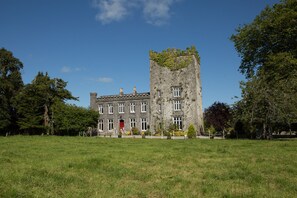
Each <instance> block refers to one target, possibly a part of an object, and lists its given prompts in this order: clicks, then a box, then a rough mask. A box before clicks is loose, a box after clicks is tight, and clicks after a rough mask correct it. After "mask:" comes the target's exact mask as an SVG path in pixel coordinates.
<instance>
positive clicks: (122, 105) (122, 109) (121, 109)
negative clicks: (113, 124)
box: [119, 103, 124, 113]
mask: <svg viewBox="0 0 297 198" xmlns="http://www.w3.org/2000/svg"><path fill="white" fill-rule="evenodd" d="M119 113H124V103H119Z"/></svg>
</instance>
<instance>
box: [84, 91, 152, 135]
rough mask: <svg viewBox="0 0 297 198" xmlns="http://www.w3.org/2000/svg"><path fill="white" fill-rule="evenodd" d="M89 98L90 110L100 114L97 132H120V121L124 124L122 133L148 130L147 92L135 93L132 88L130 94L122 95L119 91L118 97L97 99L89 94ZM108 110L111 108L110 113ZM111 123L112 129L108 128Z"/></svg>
mask: <svg viewBox="0 0 297 198" xmlns="http://www.w3.org/2000/svg"><path fill="white" fill-rule="evenodd" d="M90 96H91V108H92V109H94V110H97V111H99V114H100V117H99V120H98V130H99V132H113V133H118V132H120V131H121V128H120V120H122V121H123V123H124V128H123V130H124V131H131V128H132V127H136V128H137V129H138V130H140V131H146V130H148V128H149V115H150V114H149V109H150V93H149V92H146V93H137V92H136V88H134V91H133V93H131V94H124V93H123V90H122V89H121V90H120V94H118V95H109V96H100V97H97V94H96V93H91V94H90ZM101 108H102V109H101ZM110 108H113V110H112V112H111V111H110ZM111 121H112V125H113V127H111V126H110V125H111ZM131 122H132V123H131ZM134 123H135V124H134ZM131 125H132V126H131ZM122 132H123V131H122Z"/></svg>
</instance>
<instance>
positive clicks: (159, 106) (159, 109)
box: [158, 104, 162, 112]
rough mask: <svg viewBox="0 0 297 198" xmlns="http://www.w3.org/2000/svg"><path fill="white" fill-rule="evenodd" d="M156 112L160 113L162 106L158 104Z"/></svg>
mask: <svg viewBox="0 0 297 198" xmlns="http://www.w3.org/2000/svg"><path fill="white" fill-rule="evenodd" d="M158 111H159V112H161V111H162V105H161V104H158Z"/></svg>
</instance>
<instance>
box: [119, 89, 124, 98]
mask: <svg viewBox="0 0 297 198" xmlns="http://www.w3.org/2000/svg"><path fill="white" fill-rule="evenodd" d="M122 95H124V91H123V88H120V96H122Z"/></svg>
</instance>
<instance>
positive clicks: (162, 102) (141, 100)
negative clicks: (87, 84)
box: [90, 55, 203, 134]
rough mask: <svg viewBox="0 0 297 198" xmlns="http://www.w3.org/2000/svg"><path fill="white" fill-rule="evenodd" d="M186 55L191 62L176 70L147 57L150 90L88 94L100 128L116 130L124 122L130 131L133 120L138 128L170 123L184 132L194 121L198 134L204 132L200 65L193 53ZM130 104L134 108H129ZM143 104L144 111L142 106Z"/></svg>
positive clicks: (166, 125)
mask: <svg viewBox="0 0 297 198" xmlns="http://www.w3.org/2000/svg"><path fill="white" fill-rule="evenodd" d="M188 57H190V58H191V60H192V61H191V63H190V64H189V65H188V66H187V67H185V68H181V69H176V70H170V69H169V68H167V67H164V66H160V65H158V64H157V63H156V62H155V61H153V60H150V92H147V93H137V92H136V88H134V90H133V93H131V94H124V93H123V90H122V89H121V90H120V93H119V94H118V95H110V96H100V97H97V94H96V93H91V94H90V97H91V101H90V105H91V108H92V109H94V110H97V111H99V113H100V118H99V122H98V129H99V131H102V132H119V131H120V130H121V127H122V126H123V123H124V128H123V130H125V131H130V130H131V119H132V121H135V127H136V128H138V129H139V130H140V131H145V130H147V129H150V131H152V132H153V133H156V132H158V131H159V130H161V129H167V128H168V127H169V126H170V124H175V125H176V126H177V127H178V128H179V129H180V130H183V131H186V130H187V129H188V127H189V126H190V125H191V124H193V125H194V126H195V128H196V130H197V134H200V133H201V132H202V131H203V112H202V95H201V91H202V88H201V79H200V64H199V62H198V60H197V58H196V57H195V56H194V55H188ZM132 104H135V111H131V105H132ZM143 104H146V110H145V111H142V108H141V106H142V105H143ZM109 106H113V113H111V112H109ZM102 109H103V110H102ZM110 120H112V121H113V123H112V124H113V127H110ZM120 120H121V122H122V123H121V124H120ZM133 126H134V125H133Z"/></svg>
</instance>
